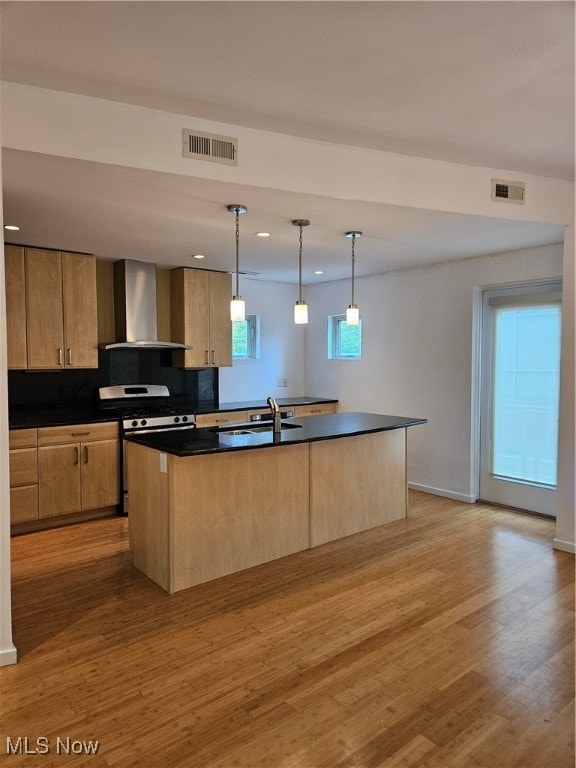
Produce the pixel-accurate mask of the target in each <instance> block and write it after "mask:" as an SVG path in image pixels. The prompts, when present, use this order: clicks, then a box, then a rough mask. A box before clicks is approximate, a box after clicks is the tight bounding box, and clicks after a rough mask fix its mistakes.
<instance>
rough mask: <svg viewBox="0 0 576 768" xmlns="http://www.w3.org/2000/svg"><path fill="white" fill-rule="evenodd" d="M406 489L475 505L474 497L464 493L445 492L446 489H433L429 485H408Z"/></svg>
mask: <svg viewBox="0 0 576 768" xmlns="http://www.w3.org/2000/svg"><path fill="white" fill-rule="evenodd" d="M408 488H411V489H412V490H413V491H422V493H431V494H433V495H434V496H444V497H445V498H447V499H453V500H454V501H464V502H465V503H466V504H475V503H476V499H475V498H474V496H468V495H467V494H465V493H455V492H454V491H448V490H446V488H434V487H433V486H431V485H422V484H421V483H408Z"/></svg>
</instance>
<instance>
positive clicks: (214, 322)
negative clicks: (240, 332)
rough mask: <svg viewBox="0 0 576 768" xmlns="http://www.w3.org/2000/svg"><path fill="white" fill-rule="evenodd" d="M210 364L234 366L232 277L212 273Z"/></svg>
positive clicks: (225, 274) (221, 273) (220, 273)
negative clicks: (231, 301) (231, 309)
mask: <svg viewBox="0 0 576 768" xmlns="http://www.w3.org/2000/svg"><path fill="white" fill-rule="evenodd" d="M209 275H210V363H211V365H215V366H218V367H221V366H230V365H232V321H231V320H230V299H231V298H232V275H229V274H227V273H225V272H210V273H209Z"/></svg>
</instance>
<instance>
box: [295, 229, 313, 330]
mask: <svg viewBox="0 0 576 768" xmlns="http://www.w3.org/2000/svg"><path fill="white" fill-rule="evenodd" d="M292 224H293V225H294V226H295V227H298V229H299V230H300V237H299V241H298V243H299V246H298V301H297V302H296V304H295V306H294V322H295V323H296V325H306V323H307V322H308V305H307V304H306V302H305V301H304V299H303V298H302V228H303V227H307V226H308V225H309V224H310V222H309V221H308V219H292Z"/></svg>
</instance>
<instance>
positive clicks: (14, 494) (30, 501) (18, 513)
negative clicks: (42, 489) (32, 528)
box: [10, 485, 38, 523]
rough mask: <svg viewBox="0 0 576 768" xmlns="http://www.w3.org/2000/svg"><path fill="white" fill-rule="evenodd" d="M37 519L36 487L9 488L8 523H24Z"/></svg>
mask: <svg viewBox="0 0 576 768" xmlns="http://www.w3.org/2000/svg"><path fill="white" fill-rule="evenodd" d="M37 519H38V486H37V485H23V486H21V487H20V488H10V522H11V523H24V522H26V520H37Z"/></svg>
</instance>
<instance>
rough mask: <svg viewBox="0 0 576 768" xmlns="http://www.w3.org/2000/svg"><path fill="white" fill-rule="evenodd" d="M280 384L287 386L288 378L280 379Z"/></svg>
mask: <svg viewBox="0 0 576 768" xmlns="http://www.w3.org/2000/svg"><path fill="white" fill-rule="evenodd" d="M282 386H283V387H287V386H288V379H282Z"/></svg>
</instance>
